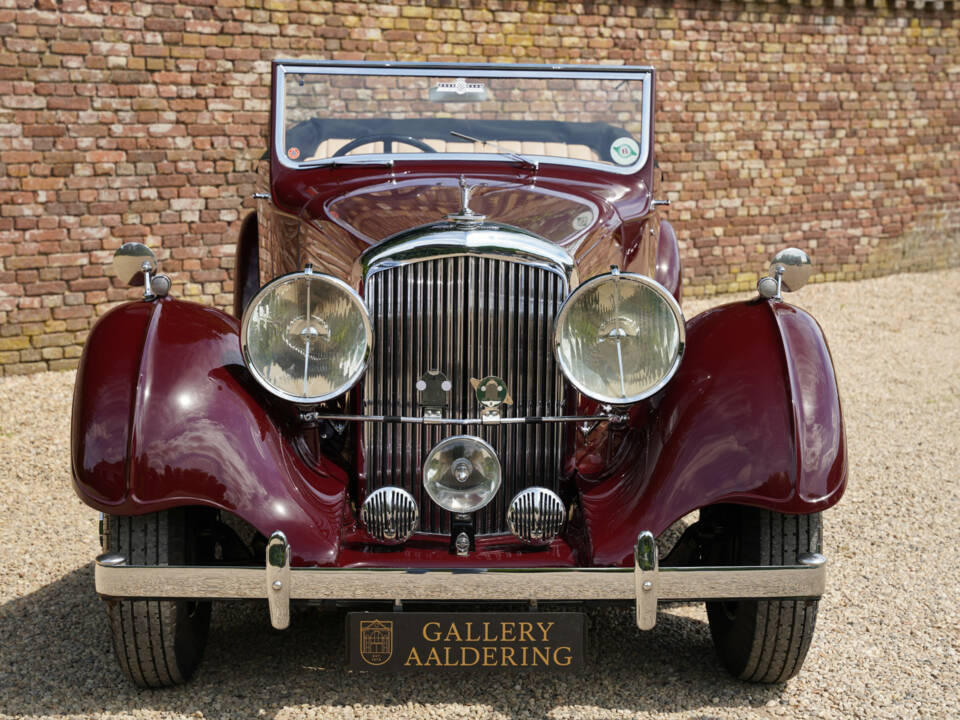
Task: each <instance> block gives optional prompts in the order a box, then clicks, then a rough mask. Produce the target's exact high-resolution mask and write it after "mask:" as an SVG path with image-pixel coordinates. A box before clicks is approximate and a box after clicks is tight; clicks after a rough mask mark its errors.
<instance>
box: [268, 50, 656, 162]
mask: <svg viewBox="0 0 960 720" xmlns="http://www.w3.org/2000/svg"><path fill="white" fill-rule="evenodd" d="M273 62H274V66H275V67H276V87H275V88H274V103H275V105H274V107H275V108H276V114H277V119H276V121H275V122H276V125H275V127H274V138H273V150H272V152H273V155H274V156H275V157H276V158H277V160H279V162H280V164H281V165H283V166H284V167H287V168H289V169H291V170H303V169H306V168H311V167H324V166H330V167H336V166H337V164H343V163H342V161H343V160H344V158H343V157H340V158H328V159H325V160H321V161H317V162H312V163H292V162H290V161H289V159H288V158H287V156H286V154H285V153H284V152H282V149H283V123H284V110H285V106H284V87H285V76H286V73H287V72H288V68H289V67H296V68H297V70H296V72H297V73H298V74H318V75H401V76H402V75H410V76H431V77H459V76H466V77H496V78H504V77H547V78H571V79H572V78H586V79H589V80H617V79H625V78H626V77H627V76H631V75H633V76H640V77H641V78H642V79H643V100H642V104H641V109H640V112H641V120H640V122H641V127H642V128H643V135H642V137H641V138H640V157H639V158H637V161H636V162H635V163H634V164H633V165H629V166H627V167H619V166H616V165H608V164H606V163H599V162H593V161H591V160H574V159H570V158H560V157H555V156H550V155H524V157H525V158H527V160H529V161H532V162H535V163H537V164H552V165H573V166H575V167H584V168H590V169H592V170H599V171H601V172H608V173H611V174H614V175H634V174H636V173H637V172H638V171H639V170H640V169H641V168H643V167H644V166H645V165H646V164H647V160H648V159H649V156H650V136H651V134H652V133H651V108H652V104H653V103H652V101H653V97H652V91H651V86H652V85H653V82H652V79H653V78H652V75H653V73H654V70H653V68H652V67H646V66H631V65H622V66H606V67H604V66H596V65H594V66H589V65H588V66H576V65H530V64H527V65H494V64H489V65H483V64H480V65H476V64H474V65H469V64H464V65H445V64H437V65H435V66H434V65H431V64H427V63H413V64H409V65H408V64H404V63H370V64H369V65H368V64H365V63H345V64H339V63H336V62H333V63H330V64H325V63H309V64H307V63H304V62H303V61H286V60H274V61H273ZM438 158H442V159H443V161H449V162H490V161H491V160H499V161H502V162H508V163H515V162H517V159H516V158H515V157H512V156H511V155H506V154H504V153H395V154H394V153H391V154H389V155H388V154H383V153H380V154H377V153H374V154H370V155H355V156H350V159H351V161H352V162H351V163H350V164H386V165H390V166H392V165H393V163H394V162H395V161H397V160H404V161H418V160H419V161H423V160H429V161H431V162H436V161H437V159H438ZM338 161H339V162H338ZM534 172H536V171H534Z"/></svg>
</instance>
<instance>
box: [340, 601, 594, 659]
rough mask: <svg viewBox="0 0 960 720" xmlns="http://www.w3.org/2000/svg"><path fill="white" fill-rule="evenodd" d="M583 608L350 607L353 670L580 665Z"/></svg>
mask: <svg viewBox="0 0 960 720" xmlns="http://www.w3.org/2000/svg"><path fill="white" fill-rule="evenodd" d="M585 628H586V623H585V619H584V615H583V613H573V612H570V613H567V612H562V613H541V612H515V613H429V612H392V613H362V612H356V613H349V614H348V615H347V666H348V667H350V668H352V669H354V670H387V671H389V672H396V671H399V670H411V669H412V670H415V669H429V670H432V669H435V668H442V669H446V670H454V669H456V670H471V669H473V670H486V669H492V668H523V669H531V670H533V669H535V670H580V669H582V668H583V667H584V664H585V655H586V643H585V642H584V638H585V636H586V629H585Z"/></svg>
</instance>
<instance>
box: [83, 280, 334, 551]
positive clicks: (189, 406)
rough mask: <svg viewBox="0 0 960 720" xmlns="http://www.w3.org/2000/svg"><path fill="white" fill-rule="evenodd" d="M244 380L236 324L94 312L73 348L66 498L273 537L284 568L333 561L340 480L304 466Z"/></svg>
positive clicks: (183, 315)
mask: <svg viewBox="0 0 960 720" xmlns="http://www.w3.org/2000/svg"><path fill="white" fill-rule="evenodd" d="M258 387H259V386H257V385H256V383H255V382H254V380H253V379H252V378H251V377H250V376H249V374H248V372H247V370H246V368H245V366H244V364H243V359H242V357H241V353H240V341H239V328H238V322H237V320H236V319H234V318H232V317H230V316H229V315H226V314H225V313H222V312H220V311H219V310H215V309H213V308H208V307H203V306H201V305H196V304H193V303H186V302H180V301H177V300H170V299H164V300H161V301H158V302H153V303H145V302H140V303H129V304H126V305H122V306H120V307H118V308H116V309H114V310H112V311H111V312H109V313H108V314H106V315H105V316H104V317H103V318H102V319H101V320H100V322H98V323H97V325H96V327H95V328H94V329H93V331H92V332H91V334H90V337H89V339H88V340H87V344H86V347H85V348H84V353H83V358H82V359H81V362H80V367H79V370H78V374H77V385H76V389H75V393H74V405H73V429H72V447H73V449H72V463H73V477H74V488H75V489H76V492H77V494H78V495H79V496H80V497H81V499H83V501H84V502H86V503H87V504H88V505H90V506H92V507H94V508H96V509H98V510H101V511H103V512H106V513H111V514H116V515H138V514H142V513H148V512H154V511H157V510H163V509H166V508H171V507H175V506H178V505H204V506H209V507H215V508H219V509H222V510H226V511H228V512H232V513H234V514H236V515H237V516H239V517H241V518H243V519H244V520H245V521H247V522H248V523H250V524H251V525H253V526H254V527H256V528H257V529H258V530H259V531H260V532H261V533H263V534H264V535H268V536H269V534H270V533H271V532H273V531H274V530H281V531H283V532H284V533H285V534H286V535H287V539H288V540H289V542H290V544H291V546H292V547H293V548H294V552H297V549H298V548H302V549H309V551H308V552H307V553H306V554H303V555H298V556H295V557H294V558H293V560H294V562H295V563H296V564H332V563H334V562H335V561H336V558H337V555H338V553H339V538H340V527H341V524H342V518H343V512H344V498H345V494H346V482H347V478H346V476H345V474H344V472H343V471H342V470H341V469H340V468H338V467H337V466H335V465H333V464H325V463H323V461H322V460H321V461H320V467H318V468H317V469H312V468H309V467H307V466H306V465H305V464H304V463H303V461H302V460H301V459H300V457H299V456H298V455H297V454H296V453H295V452H294V451H293V449H292V448H291V446H290V445H289V443H288V442H287V439H286V437H285V436H284V434H283V432H282V431H281V427H279V425H278V423H277V421H276V419H275V418H274V417H272V416H271V415H270V414H268V413H267V412H266V411H265V410H264V407H269V406H270V403H269V401H267V400H266V399H265V398H264V397H263V394H262V393H261V392H260V391H259V390H258Z"/></svg>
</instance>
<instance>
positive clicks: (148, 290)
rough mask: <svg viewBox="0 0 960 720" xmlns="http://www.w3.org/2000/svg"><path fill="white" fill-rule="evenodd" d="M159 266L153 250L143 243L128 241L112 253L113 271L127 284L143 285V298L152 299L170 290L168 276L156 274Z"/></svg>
mask: <svg viewBox="0 0 960 720" xmlns="http://www.w3.org/2000/svg"><path fill="white" fill-rule="evenodd" d="M158 267H159V263H158V262H157V256H156V255H154V253H153V250H151V249H150V248H148V247H147V246H146V245H144V244H143V243H139V242H128V243H124V244H123V245H121V246H120V247H119V248H117V251H116V252H115V253H114V254H113V273H114V275H116V276H117V277H118V278H120V280H122V281H123V282H125V283H126V284H127V285H131V286H134V287H136V286H138V285H143V299H144V300H153V299H155V298H156V297H158V296H160V297H163V296H164V295H166V294H167V293H168V292H170V278H168V277H167V276H166V275H157V274H156V271H157V268H158Z"/></svg>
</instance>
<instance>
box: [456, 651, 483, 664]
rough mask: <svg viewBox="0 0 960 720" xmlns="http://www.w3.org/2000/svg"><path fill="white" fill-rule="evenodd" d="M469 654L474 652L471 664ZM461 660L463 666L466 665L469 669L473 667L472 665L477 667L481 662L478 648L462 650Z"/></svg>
mask: <svg viewBox="0 0 960 720" xmlns="http://www.w3.org/2000/svg"><path fill="white" fill-rule="evenodd" d="M468 652H472V653H473V660H472V661H471V662H467V653H468ZM460 660H461V664H462V665H464V666H467V667H470V666H472V665H476V664H477V663H478V662H480V651H479V650H477V649H476V648H472V647H465V648H461V652H460Z"/></svg>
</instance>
